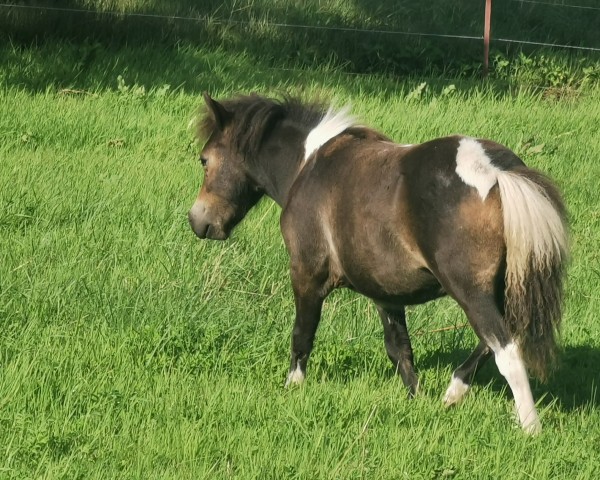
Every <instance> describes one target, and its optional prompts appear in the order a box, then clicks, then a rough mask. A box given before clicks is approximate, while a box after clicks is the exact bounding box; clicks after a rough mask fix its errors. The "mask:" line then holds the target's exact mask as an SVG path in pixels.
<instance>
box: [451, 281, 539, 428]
mask: <svg viewBox="0 0 600 480" xmlns="http://www.w3.org/2000/svg"><path fill="white" fill-rule="evenodd" d="M455 298H457V297H455ZM457 300H458V301H459V303H460V304H461V305H462V306H463V308H464V310H465V312H466V314H467V317H468V319H469V322H470V323H471V325H472V326H473V328H474V330H475V332H476V333H477V335H478V336H479V338H480V339H481V340H482V341H483V342H485V343H486V344H487V345H488V346H489V347H490V349H491V350H492V352H493V353H494V359H495V360H496V365H497V366H498V370H499V371H500V373H501V374H502V376H503V377H504V378H505V379H506V381H507V383H508V386H509V387H510V390H511V391H512V394H513V397H514V400H515V407H516V410H517V415H518V417H519V423H520V424H521V427H523V429H524V430H525V431H526V432H528V433H537V432H539V431H540V429H541V425H540V421H539V418H538V414H537V411H536V409H535V404H534V402H533V395H532V394H531V387H530V386H529V378H528V377H527V371H526V369H525V363H524V362H523V360H522V358H521V354H520V351H519V348H518V346H517V345H516V344H515V342H514V341H513V339H512V338H511V336H510V333H509V332H508V328H507V326H506V324H505V323H504V318H503V317H502V314H501V313H500V311H499V310H498V307H497V305H496V300H495V299H494V297H493V295H491V294H490V295H486V294H484V293H480V294H479V295H476V296H475V295H472V296H470V298H468V299H466V298H465V297H462V298H457ZM482 352H483V351H482Z"/></svg>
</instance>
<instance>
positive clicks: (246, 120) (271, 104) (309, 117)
mask: <svg viewBox="0 0 600 480" xmlns="http://www.w3.org/2000/svg"><path fill="white" fill-rule="evenodd" d="M220 103H221V105H222V106H223V107H225V109H226V110H227V111H228V112H229V113H231V114H232V116H233V121H232V122H231V124H230V128H232V129H233V130H232V131H231V132H230V135H231V138H232V140H233V141H234V142H235V143H234V145H235V147H236V148H237V149H238V151H240V152H244V153H245V154H249V155H253V154H255V153H256V152H257V151H258V150H259V148H260V146H261V145H262V143H263V142H264V141H265V139H266V138H268V136H269V134H270V133H271V132H272V131H273V128H274V127H275V126H276V125H277V124H278V123H280V122H282V121H284V120H290V121H292V122H294V123H297V124H300V125H303V126H305V127H306V128H307V129H308V130H310V129H312V128H313V127H314V126H316V125H317V124H318V123H319V121H320V120H321V119H322V118H323V116H324V114H325V110H326V109H325V107H324V106H323V105H322V104H321V103H319V102H312V103H310V102H302V101H301V100H300V99H298V98H294V97H284V98H283V99H281V100H279V99H275V98H266V97H261V96H259V95H256V94H252V95H245V96H239V97H236V98H234V99H231V100H224V101H222V102H220ZM215 128H216V125H215V120H214V118H213V116H212V115H211V114H210V113H209V112H208V110H207V109H206V107H205V108H204V111H203V112H202V115H201V120H200V122H199V124H198V137H199V139H200V140H202V141H206V140H207V139H208V138H210V136H211V134H212V133H213V131H214V130H215Z"/></svg>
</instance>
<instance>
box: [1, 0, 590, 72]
mask: <svg viewBox="0 0 600 480" xmlns="http://www.w3.org/2000/svg"><path fill="white" fill-rule="evenodd" d="M509 1H511V2H513V3H519V4H534V5H542V6H544V8H547V7H556V8H570V9H584V10H594V11H600V7H590V6H582V5H572V4H561V3H550V2H540V1H536V0H509ZM490 4H491V1H490ZM0 8H2V9H21V10H35V11H47V12H63V13H75V14H81V15H106V16H115V17H121V18H123V17H129V18H150V19H164V20H166V21H172V20H177V21H186V22H196V23H199V22H202V21H204V20H205V19H204V18H202V17H199V16H181V15H161V14H154V13H139V12H117V11H96V10H89V9H84V8H70V7H52V6H43V5H19V4H13V3H0ZM212 22H213V24H217V25H237V26H251V25H253V23H252V22H249V21H244V20H232V19H224V20H219V21H212ZM260 23H261V25H263V26H266V27H275V28H288V29H302V30H316V31H318V30H322V31H333V32H351V33H365V34H381V35H397V36H407V37H424V38H428V37H429V38H446V39H462V40H471V41H482V40H484V35H456V34H445V33H430V32H411V31H400V30H392V29H389V30H388V29H367V28H353V27H345V26H331V25H304V24H297V23H285V22H269V21H261V22H260ZM487 31H489V28H488V27H486V32H487ZM490 40H491V41H493V42H500V43H509V44H520V45H534V46H538V47H547V48H559V49H570V50H579V51H589V52H600V47H596V46H593V47H592V46H579V45H567V44H561V43H550V42H539V41H532V40H526V39H516V38H495V37H492V38H491V39H490ZM486 62H487V60H486Z"/></svg>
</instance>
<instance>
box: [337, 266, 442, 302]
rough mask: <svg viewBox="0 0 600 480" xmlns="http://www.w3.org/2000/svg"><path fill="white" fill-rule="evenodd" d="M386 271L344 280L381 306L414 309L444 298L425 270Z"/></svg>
mask: <svg viewBox="0 0 600 480" xmlns="http://www.w3.org/2000/svg"><path fill="white" fill-rule="evenodd" d="M387 270H388V269H386V271H384V272H378V271H377V270H373V271H371V272H370V273H369V274H367V275H364V274H363V275H358V276H354V275H350V276H347V278H346V280H347V285H348V286H349V287H350V288H351V289H353V290H355V291H356V292H358V293H360V294H362V295H364V296H366V297H369V298H371V299H372V300H374V301H375V302H376V303H377V304H379V305H381V306H400V305H415V304H419V303H425V302H428V301H429V300H433V299H435V298H439V297H442V296H444V295H445V294H446V292H445V291H444V289H443V288H442V286H441V285H440V283H439V282H438V280H437V279H436V278H435V276H434V275H433V274H432V273H431V272H430V271H429V270H428V269H425V268H416V269H410V270H406V269H397V270H396V271H395V272H394V273H390V272H388V271H387Z"/></svg>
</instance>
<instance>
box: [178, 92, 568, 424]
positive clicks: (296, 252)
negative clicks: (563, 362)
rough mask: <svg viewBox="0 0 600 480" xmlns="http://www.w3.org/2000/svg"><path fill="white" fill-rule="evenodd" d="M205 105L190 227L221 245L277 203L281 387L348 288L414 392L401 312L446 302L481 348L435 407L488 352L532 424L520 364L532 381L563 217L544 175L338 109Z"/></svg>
mask: <svg viewBox="0 0 600 480" xmlns="http://www.w3.org/2000/svg"><path fill="white" fill-rule="evenodd" d="M204 98H205V101H206V107H207V109H206V113H205V116H204V118H203V121H202V124H201V135H202V136H203V137H204V138H207V139H208V140H207V142H206V144H205V146H204V148H203V150H202V154H201V158H200V159H201V162H202V165H203V167H204V181H203V185H202V188H201V190H200V193H199V195H198V198H197V200H196V202H195V203H194V206H193V207H192V209H191V210H190V212H189V221H190V225H191V227H192V229H193V230H194V232H195V233H196V235H197V236H198V237H200V238H212V239H218V240H224V239H226V238H227V237H228V236H229V234H230V232H231V230H232V229H233V228H234V227H235V225H237V223H239V222H240V221H241V220H242V219H243V218H244V216H245V215H246V213H247V212H248V210H250V209H251V208H252V207H253V206H254V205H255V204H256V203H257V202H258V200H259V199H260V198H261V197H262V196H263V195H267V196H269V197H271V198H272V199H273V200H274V201H275V202H277V203H278V204H279V205H280V206H281V208H282V213H281V229H282V232H283V236H284V239H285V244H286V246H287V249H288V251H289V255H290V266H291V279H292V286H293V290H294V298H295V305H296V319H295V324H294V329H293V332H292V348H291V365H290V370H289V374H288V377H287V381H286V385H289V384H294V383H301V382H302V381H303V380H304V377H305V375H306V366H307V362H308V358H309V355H310V353H311V350H312V347H313V341H314V338H315V333H316V330H317V326H318V323H319V320H320V316H321V307H322V305H323V301H324V300H325V298H326V297H327V295H328V294H329V293H330V292H331V291H332V290H333V289H335V288H338V287H347V288H350V289H352V290H355V291H357V292H359V293H361V294H363V295H365V296H367V297H369V298H371V299H372V300H373V301H374V302H375V304H376V306H377V310H378V312H379V315H380V317H381V321H382V324H383V330H384V340H385V347H386V351H387V354H388V356H389V358H390V360H391V361H392V363H393V364H394V366H395V368H396V369H397V371H398V372H399V374H400V375H401V377H402V380H403V382H404V384H405V385H406V387H407V388H408V390H409V392H410V394H411V395H414V394H415V392H416V390H417V386H418V381H417V376H416V374H415V369H414V365H413V353H412V348H411V343H410V339H409V335H408V331H407V327H406V320H405V313H404V309H405V306H406V305H413V304H419V303H424V302H427V301H429V300H432V299H435V298H438V297H440V296H443V295H450V296H451V297H452V298H454V299H455V300H456V301H457V302H458V304H459V305H460V306H461V307H462V309H463V310H464V311H465V313H466V315H467V318H468V320H469V322H470V324H471V326H472V327H473V329H474V330H475V333H476V334H477V336H478V337H479V344H478V345H477V347H476V348H475V350H474V351H473V353H471V355H470V356H469V358H468V359H467V360H466V361H465V362H464V363H463V364H462V365H460V366H459V367H458V368H457V369H456V370H455V372H454V373H453V375H452V380H451V382H450V385H449V387H448V389H447V391H446V394H445V397H444V403H445V404H446V405H451V404H454V403H457V402H459V401H460V400H461V399H462V398H463V396H464V394H465V393H466V392H467V390H468V388H469V385H470V383H471V381H472V378H473V376H474V374H475V371H476V369H477V367H478V366H479V365H481V364H482V363H483V362H484V361H485V360H486V359H488V358H489V357H490V356H492V355H493V356H494V358H495V360H496V364H497V366H498V370H499V371H500V373H501V374H502V375H503V376H504V377H505V379H506V381H507V382H508V384H509V386H510V389H511V391H512V393H513V396H514V399H515V404H516V409H517V413H518V417H519V422H520V424H521V426H522V427H523V428H524V429H525V430H526V431H527V432H530V433H535V432H537V431H539V430H540V428H541V427H540V422H539V419H538V415H537V412H536V409H535V405H534V402H533V397H532V394H531V389H530V386H529V381H528V377H527V369H529V370H530V371H531V372H532V373H533V374H536V375H537V376H538V377H541V378H544V376H545V374H546V368H547V366H548V364H549V363H551V361H552V360H553V358H554V355H555V352H556V339H555V333H556V331H557V330H558V328H559V325H560V318H561V302H562V282H563V274H564V268H565V262H566V258H567V249H568V241H567V229H566V225H565V209H564V206H563V204H562V201H561V199H560V195H559V193H558V191H557V190H556V188H555V187H554V186H553V185H552V183H551V182H550V181H549V180H548V179H547V178H546V177H545V176H543V175H542V174H540V173H538V172H536V171H534V170H532V169H529V168H528V167H526V166H525V164H524V163H523V162H522V161H521V160H520V159H519V158H518V157H517V156H516V155H515V154H514V153H513V152H511V151H510V150H508V149H507V148H505V147H503V146H501V145H499V144H497V143H494V142H492V141H489V140H478V139H474V138H469V137H463V136H451V137H444V138H438V139H435V140H431V141H429V142H426V143H423V144H420V145H409V146H406V145H398V144H395V143H393V142H391V141H390V140H389V139H388V138H386V137H385V136H383V135H382V134H380V133H378V132H376V131H375V130H372V129H370V128H366V127H363V126H359V125H357V124H356V122H355V120H354V119H353V118H352V117H351V116H349V115H348V114H347V112H345V111H341V112H337V113H336V112H334V111H333V110H331V109H329V110H327V111H325V110H324V109H323V108H321V107H320V106H319V105H314V104H302V103H301V102H299V101H297V100H293V99H287V100H284V101H277V100H273V99H268V98H263V97H260V96H257V95H252V96H247V97H238V98H235V99H232V100H227V101H223V102H221V103H219V102H217V101H215V100H213V99H212V98H211V97H209V96H208V95H207V94H205V96H204Z"/></svg>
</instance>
